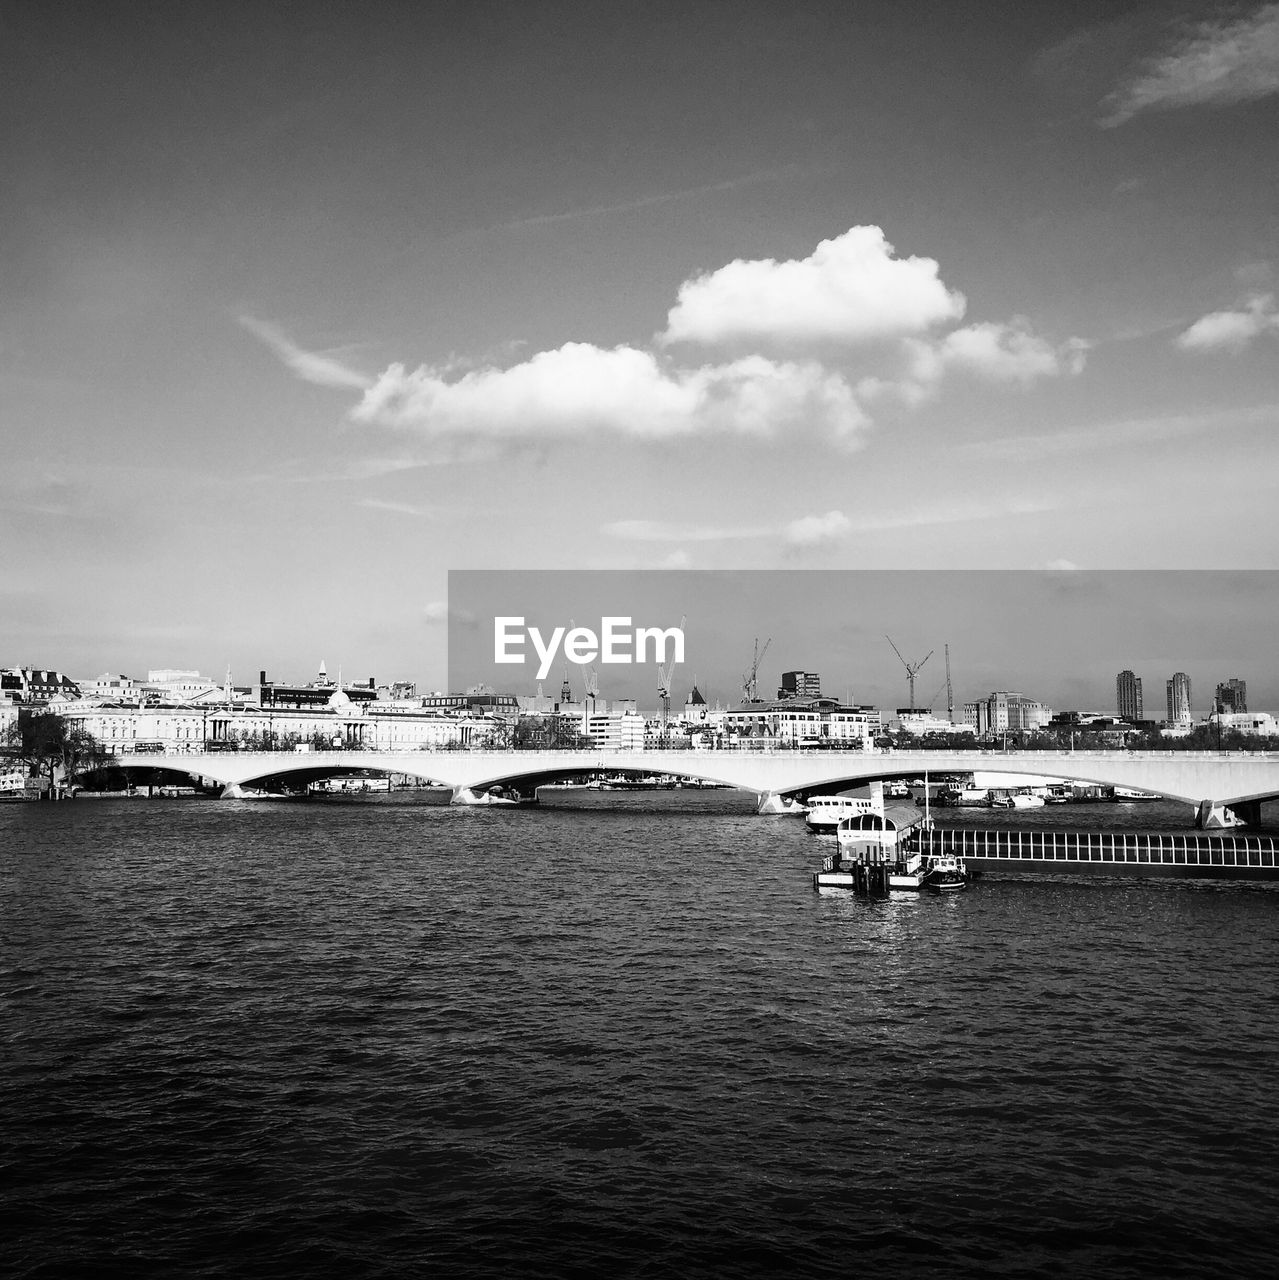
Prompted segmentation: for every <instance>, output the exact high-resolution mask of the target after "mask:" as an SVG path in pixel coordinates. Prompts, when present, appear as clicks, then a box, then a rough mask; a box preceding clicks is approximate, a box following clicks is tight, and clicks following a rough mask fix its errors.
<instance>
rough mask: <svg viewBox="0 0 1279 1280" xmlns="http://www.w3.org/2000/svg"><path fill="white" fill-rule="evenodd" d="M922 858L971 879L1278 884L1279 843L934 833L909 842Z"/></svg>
mask: <svg viewBox="0 0 1279 1280" xmlns="http://www.w3.org/2000/svg"><path fill="white" fill-rule="evenodd" d="M906 843H907V844H908V846H909V848H910V849H912V850H914V851H916V852H918V853H920V854H921V855H923V857H924V858H929V857H936V856H939V855H943V854H949V855H951V856H953V857H956V858H960V859H962V861H963V863H964V865H965V866H966V867H967V868H968V872H969V874H970V875H977V876H992V877H993V876H1001V875H1022V874H1026V873H1031V874H1034V873H1042V872H1047V873H1050V874H1056V875H1071V874H1078V875H1088V876H1106V875H1109V876H1173V877H1185V878H1200V879H1214V880H1279V837H1276V836H1273V835H1265V834H1260V833H1258V834H1251V835H1249V834H1243V833H1240V832H1231V833H1230V834H1210V833H1208V832H1205V831H1077V830H1073V829H1064V828H1038V829H1035V830H1024V829H1023V830H1017V829H1014V828H1009V827H1003V828H998V827H996V828H988V829H980V828H974V827H931V826H928V825H921V826H919V827H916V828H915V829H913V830H912V831H911V832H910V833H909V834H908V835H907V837H906Z"/></svg>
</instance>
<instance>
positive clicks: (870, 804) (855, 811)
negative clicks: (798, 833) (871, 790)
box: [804, 796, 884, 836]
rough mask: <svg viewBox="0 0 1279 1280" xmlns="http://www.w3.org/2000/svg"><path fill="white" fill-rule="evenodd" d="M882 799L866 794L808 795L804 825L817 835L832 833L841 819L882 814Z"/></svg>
mask: <svg viewBox="0 0 1279 1280" xmlns="http://www.w3.org/2000/svg"><path fill="white" fill-rule="evenodd" d="M883 811H884V805H883V801H882V800H876V799H872V798H870V797H867V796H809V798H808V809H807V811H806V812H805V814H804V825H805V826H806V827H807V828H808V829H809V830H810V831H812V832H814V833H815V834H817V835H827V836H830V835H834V834H835V831H836V829H837V828H838V826H839V824H840V821H841V819H843V818H856V817H858V816H859V815H861V814H863V813H878V814H882V813H883Z"/></svg>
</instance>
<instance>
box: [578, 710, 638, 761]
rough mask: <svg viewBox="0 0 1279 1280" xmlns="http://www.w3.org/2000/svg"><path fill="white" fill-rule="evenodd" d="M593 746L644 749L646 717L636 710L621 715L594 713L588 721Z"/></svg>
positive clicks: (587, 730)
mask: <svg viewBox="0 0 1279 1280" xmlns="http://www.w3.org/2000/svg"><path fill="white" fill-rule="evenodd" d="M586 732H587V736H588V737H589V738H590V740H591V746H592V747H595V748H598V749H599V750H600V751H642V750H643V749H644V717H643V716H641V715H636V714H635V712H634V711H626V712H623V713H621V714H620V715H613V714H609V715H593V716H591V717H590V718H589V720H588V721H587V728H586Z"/></svg>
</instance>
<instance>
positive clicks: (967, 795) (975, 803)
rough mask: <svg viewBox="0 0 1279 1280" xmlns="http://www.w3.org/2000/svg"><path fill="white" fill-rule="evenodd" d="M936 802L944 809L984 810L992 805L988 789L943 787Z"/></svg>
mask: <svg viewBox="0 0 1279 1280" xmlns="http://www.w3.org/2000/svg"><path fill="white" fill-rule="evenodd" d="M936 800H937V803H938V804H939V805H940V806H941V807H942V808H943V809H945V808H951V809H971V808H984V807H985V806H986V805H988V804H989V803H990V790H989V789H988V788H986V787H953V786H951V787H942V788H941V789H940V790H939V791H938V792H937V797H936Z"/></svg>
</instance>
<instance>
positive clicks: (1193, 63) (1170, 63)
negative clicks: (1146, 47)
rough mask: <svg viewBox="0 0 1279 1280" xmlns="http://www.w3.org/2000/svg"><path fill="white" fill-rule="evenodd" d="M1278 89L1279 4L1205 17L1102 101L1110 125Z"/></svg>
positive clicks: (1104, 123)
mask: <svg viewBox="0 0 1279 1280" xmlns="http://www.w3.org/2000/svg"><path fill="white" fill-rule="evenodd" d="M1275 92H1279V4H1267V5H1263V6H1262V7H1261V8H1259V9H1258V10H1257V11H1256V12H1255V13H1253V14H1251V15H1250V16H1248V17H1246V18H1239V19H1237V20H1235V21H1220V22H1205V23H1201V24H1200V25H1199V26H1197V27H1195V28H1193V30H1191V31H1190V32H1189V33H1188V34H1186V35H1185V36H1183V37H1182V38H1181V39H1180V40H1179V41H1178V42H1177V43H1176V44H1174V45H1173V46H1172V47H1171V48H1170V49H1168V50H1167V51H1166V52H1165V53H1163V54H1162V55H1160V56H1159V57H1157V58H1154V59H1153V60H1151V61H1150V62H1148V63H1147V64H1146V65H1145V66H1144V67H1143V68H1141V69H1140V70H1139V71H1137V72H1135V73H1134V74H1133V75H1132V76H1131V77H1130V78H1129V79H1128V81H1127V82H1126V83H1125V84H1122V85H1121V86H1120V87H1119V88H1118V89H1116V90H1115V92H1114V93H1112V94H1111V95H1110V96H1109V97H1108V98H1107V99H1106V101H1105V102H1104V103H1103V104H1102V105H1103V106H1104V107H1105V108H1106V114H1105V116H1103V118H1102V119H1101V121H1100V123H1101V124H1102V126H1103V127H1105V128H1113V127H1114V126H1115V125H1120V124H1123V123H1124V122H1125V121H1127V120H1131V119H1132V117H1133V116H1135V115H1136V114H1137V113H1138V112H1139V111H1147V110H1166V109H1168V108H1171V107H1186V106H1196V105H1204V106H1226V105H1229V104H1231V103H1236V102H1248V101H1251V100H1253V99H1256V98H1264V97H1268V96H1269V95H1270V94H1272V93H1275Z"/></svg>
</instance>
